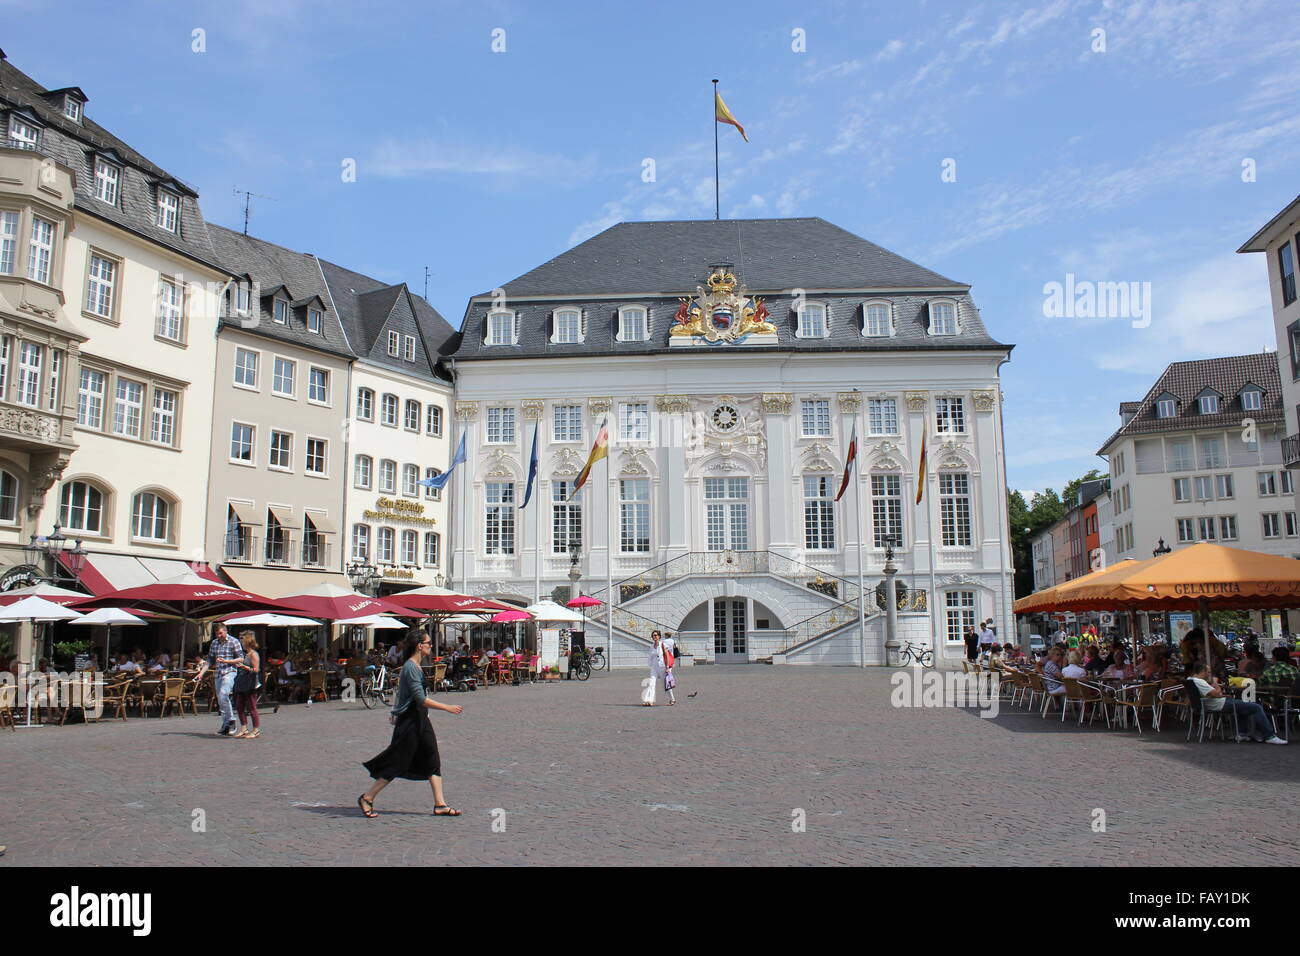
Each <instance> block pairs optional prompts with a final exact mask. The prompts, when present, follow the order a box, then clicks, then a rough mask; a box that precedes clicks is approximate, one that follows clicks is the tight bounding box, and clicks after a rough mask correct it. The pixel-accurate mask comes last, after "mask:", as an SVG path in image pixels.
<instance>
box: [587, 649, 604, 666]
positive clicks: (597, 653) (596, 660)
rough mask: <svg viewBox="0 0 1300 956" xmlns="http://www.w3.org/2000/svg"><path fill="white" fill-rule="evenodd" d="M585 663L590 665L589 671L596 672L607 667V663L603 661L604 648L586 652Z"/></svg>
mask: <svg viewBox="0 0 1300 956" xmlns="http://www.w3.org/2000/svg"><path fill="white" fill-rule="evenodd" d="M587 663H589V664H590V665H591V669H592V670H594V671H598V670H600V669H601V668H602V667H609V661H608V660H606V659H605V648H603V647H598V648H596V649H595V650H594V651H588V652H587Z"/></svg>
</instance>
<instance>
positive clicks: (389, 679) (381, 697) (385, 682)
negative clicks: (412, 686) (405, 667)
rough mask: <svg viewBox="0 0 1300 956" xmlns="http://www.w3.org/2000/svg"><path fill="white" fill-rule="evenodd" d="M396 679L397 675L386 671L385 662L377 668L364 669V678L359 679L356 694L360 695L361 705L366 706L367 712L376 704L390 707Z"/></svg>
mask: <svg viewBox="0 0 1300 956" xmlns="http://www.w3.org/2000/svg"><path fill="white" fill-rule="evenodd" d="M397 678H398V675H397V674H396V673H394V672H393V671H390V670H389V669H388V664H387V663H386V662H385V663H383V664H380V665H379V666H378V667H376V666H375V665H374V664H370V665H368V666H367V667H366V676H365V677H363V678H361V688H360V690H359V691H358V693H359V694H360V695H361V703H363V704H365V705H366V709H367V710H372V709H373V708H374V707H375V705H376V704H383V705H384V706H385V707H391V706H392V704H393V693H394V692H395V691H396V690H397Z"/></svg>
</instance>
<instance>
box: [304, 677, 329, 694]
mask: <svg viewBox="0 0 1300 956" xmlns="http://www.w3.org/2000/svg"><path fill="white" fill-rule="evenodd" d="M326 676H327V675H326V674H325V672H324V671H308V672H307V699H308V700H328V699H329V698H328V697H327V696H326V694H325V686H326Z"/></svg>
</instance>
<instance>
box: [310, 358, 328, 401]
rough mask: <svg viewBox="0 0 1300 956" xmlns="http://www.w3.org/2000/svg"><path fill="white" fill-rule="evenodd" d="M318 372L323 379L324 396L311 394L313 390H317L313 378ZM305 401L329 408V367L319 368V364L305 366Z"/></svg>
mask: <svg viewBox="0 0 1300 956" xmlns="http://www.w3.org/2000/svg"><path fill="white" fill-rule="evenodd" d="M318 374H319V376H320V377H321V378H322V379H323V386H324V391H325V397H324V398H317V397H316V396H315V395H314V394H313V392H315V391H316V390H317V387H316V381H315V379H316V377H317V375H318ZM307 401H308V402H309V403H310V404H312V405H321V406H324V407H325V408H329V406H330V371H329V369H327V368H321V367H320V366H319V365H308V366H307Z"/></svg>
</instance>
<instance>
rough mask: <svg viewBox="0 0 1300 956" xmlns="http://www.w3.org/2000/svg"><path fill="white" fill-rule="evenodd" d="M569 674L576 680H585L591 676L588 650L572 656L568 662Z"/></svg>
mask: <svg viewBox="0 0 1300 956" xmlns="http://www.w3.org/2000/svg"><path fill="white" fill-rule="evenodd" d="M569 674H570V675H571V676H573V677H576V678H577V679H578V680H586V679H587V678H588V677H590V676H591V654H590V652H586V653H584V652H579V653H578V654H575V655H574V656H573V658H572V660H571V661H570V663H569Z"/></svg>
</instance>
